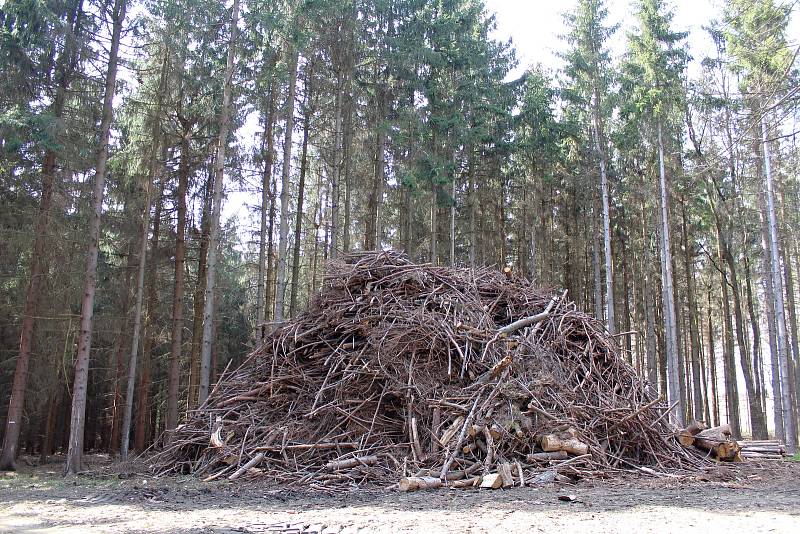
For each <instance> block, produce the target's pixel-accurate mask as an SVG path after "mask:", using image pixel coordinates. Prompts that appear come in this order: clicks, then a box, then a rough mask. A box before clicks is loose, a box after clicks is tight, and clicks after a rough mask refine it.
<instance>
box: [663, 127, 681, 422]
mask: <svg viewBox="0 0 800 534" xmlns="http://www.w3.org/2000/svg"><path fill="white" fill-rule="evenodd" d="M657 130H658V132H657V133H658V175H659V188H660V195H659V198H660V200H661V210H660V213H661V292H662V301H663V302H662V306H663V310H664V337H665V350H666V360H667V399H668V401H669V403H670V404H672V403H675V402H678V407H677V409H675V410H673V414H674V416H675V424H677V425H678V426H681V427H682V426H685V424H684V421H683V414H685V413H686V407H685V406H682V405H681V397H680V375H679V369H678V367H679V365H680V358H679V355H678V340H677V324H676V319H675V317H676V316H675V295H674V289H673V278H672V244H671V241H670V229H669V226H670V224H669V191H668V189H667V176H666V172H665V169H664V139H663V136H662V132H661V122H660V121H659V122H658V124H657Z"/></svg>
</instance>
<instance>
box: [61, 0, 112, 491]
mask: <svg viewBox="0 0 800 534" xmlns="http://www.w3.org/2000/svg"><path fill="white" fill-rule="evenodd" d="M125 8H126V0H115V1H114V8H113V12H112V15H111V20H112V21H113V22H112V30H111V48H110V50H109V53H108V69H107V71H106V81H105V90H104V98H103V115H102V117H103V118H102V119H101V121H100V147H99V149H98V151H97V163H96V167H95V176H94V190H93V191H92V211H91V213H90V215H89V249H88V251H87V253H86V280H85V283H84V288H83V300H82V302H81V326H80V335H79V337H78V352H77V356H76V358H75V382H74V385H73V388H72V413H71V416H70V430H69V448H68V450H67V462H66V466H65V468H64V472H65V474H68V475H74V474H75V473H77V472H78V471H80V470H81V458H82V456H83V431H84V424H85V422H86V393H87V389H88V382H89V354H90V352H91V348H92V326H93V325H92V323H93V319H94V296H95V292H96V290H97V256H98V253H99V250H100V216H101V215H102V213H103V192H104V190H105V183H106V165H107V163H108V142H109V137H110V133H111V121H112V120H113V119H114V90H115V88H116V83H117V60H118V57H119V40H120V34H121V33H122V23H123V22H124V20H125Z"/></svg>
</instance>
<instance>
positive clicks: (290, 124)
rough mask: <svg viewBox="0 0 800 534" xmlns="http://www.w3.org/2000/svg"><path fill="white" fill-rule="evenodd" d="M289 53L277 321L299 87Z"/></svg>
mask: <svg viewBox="0 0 800 534" xmlns="http://www.w3.org/2000/svg"><path fill="white" fill-rule="evenodd" d="M287 53H288V55H289V94H288V96H287V97H286V132H285V134H286V135H285V137H284V140H283V174H282V175H281V222H280V229H279V230H278V269H277V271H278V273H277V278H276V282H275V322H278V323H279V322H281V321H283V307H284V304H285V303H284V301H285V296H286V263H287V262H286V256H287V254H288V252H287V251H288V249H289V188H290V187H291V180H290V178H291V171H292V132H293V131H294V97H295V91H296V87H297V49H296V48H295V47H294V46H293V45H292V44H291V43H287Z"/></svg>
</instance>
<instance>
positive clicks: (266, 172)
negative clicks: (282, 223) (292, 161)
mask: <svg viewBox="0 0 800 534" xmlns="http://www.w3.org/2000/svg"><path fill="white" fill-rule="evenodd" d="M275 100H276V99H275V79H274V77H273V78H271V79H270V83H269V103H268V104H267V115H266V117H264V139H263V140H262V143H261V157H262V158H263V159H264V169H263V171H262V173H261V210H260V211H261V231H260V233H259V240H258V290H257V294H256V329H257V331H258V342H259V343H261V342H263V340H264V336H265V335H266V330H265V326H264V323H266V320H267V319H266V317H267V313H266V295H265V293H266V280H265V279H266V274H267V269H266V267H267V265H266V261H267V260H266V255H267V219H268V212H269V203H270V202H269V201H270V197H271V188H272V150H273V142H274V141H273V128H274V124H275ZM270 232H271V228H270Z"/></svg>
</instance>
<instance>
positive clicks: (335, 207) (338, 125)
mask: <svg viewBox="0 0 800 534" xmlns="http://www.w3.org/2000/svg"><path fill="white" fill-rule="evenodd" d="M342 85H343V84H342V83H341V81H339V83H338V86H337V89H336V101H335V103H334V108H335V109H334V121H333V122H334V125H333V172H332V173H331V174H332V176H331V193H330V195H331V220H330V240H331V241H330V257H331V258H333V259H336V258H337V257H338V256H339V182H340V179H341V171H342V105H343V103H342V100H344V97H343V94H342V88H341V86H342Z"/></svg>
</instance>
